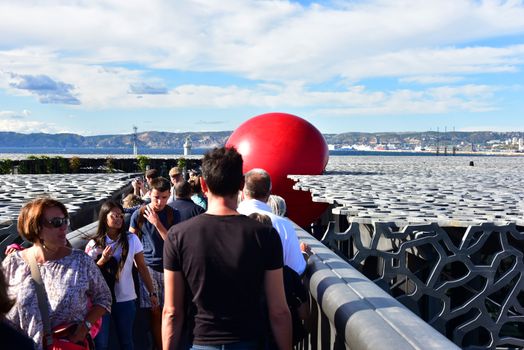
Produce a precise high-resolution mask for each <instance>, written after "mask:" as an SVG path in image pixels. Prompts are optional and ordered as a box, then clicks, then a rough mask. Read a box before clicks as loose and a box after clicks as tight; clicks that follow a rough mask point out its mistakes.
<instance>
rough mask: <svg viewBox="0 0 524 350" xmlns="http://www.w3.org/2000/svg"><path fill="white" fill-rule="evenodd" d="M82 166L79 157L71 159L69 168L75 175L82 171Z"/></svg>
mask: <svg viewBox="0 0 524 350" xmlns="http://www.w3.org/2000/svg"><path fill="white" fill-rule="evenodd" d="M80 165H81V161H80V158H78V157H77V156H74V157H71V159H69V168H70V169H71V171H72V172H73V173H77V172H78V170H80Z"/></svg>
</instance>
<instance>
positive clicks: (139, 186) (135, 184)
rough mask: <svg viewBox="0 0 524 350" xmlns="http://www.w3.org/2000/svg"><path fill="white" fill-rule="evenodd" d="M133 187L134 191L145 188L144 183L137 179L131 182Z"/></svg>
mask: <svg viewBox="0 0 524 350" xmlns="http://www.w3.org/2000/svg"><path fill="white" fill-rule="evenodd" d="M131 186H133V189H135V190H136V189H142V188H144V183H143V182H142V180H140V179H135V180H133V181H131Z"/></svg>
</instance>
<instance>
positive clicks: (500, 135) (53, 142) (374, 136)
mask: <svg viewBox="0 0 524 350" xmlns="http://www.w3.org/2000/svg"><path fill="white" fill-rule="evenodd" d="M231 133H232V131H216V132H182V133H172V132H160V131H147V132H141V133H138V134H137V136H138V147H139V148H141V149H142V148H158V149H181V148H183V145H184V142H185V140H186V138H187V137H190V138H191V142H192V147H193V148H212V147H216V146H222V145H224V144H225V143H226V141H227V139H228V138H229V136H230V135H231ZM324 138H325V139H326V141H327V143H328V144H332V145H338V146H341V145H352V144H378V143H382V144H388V143H392V144H414V143H422V144H424V145H426V146H429V145H435V144H437V143H439V144H445V143H448V144H460V143H461V142H463V143H466V144H476V145H484V144H486V143H487V142H488V141H493V140H507V139H511V138H524V132H492V131H479V132H446V133H444V132H435V131H427V132H378V133H365V132H346V133H341V134H324ZM0 147H49V148H82V147H102V148H131V147H133V135H132V134H127V135H97V136H81V135H76V134H44V133H34V134H21V133H15V132H0Z"/></svg>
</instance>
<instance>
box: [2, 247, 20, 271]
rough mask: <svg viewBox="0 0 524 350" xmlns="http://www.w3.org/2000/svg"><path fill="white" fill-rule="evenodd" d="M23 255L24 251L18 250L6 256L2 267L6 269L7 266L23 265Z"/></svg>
mask: <svg viewBox="0 0 524 350" xmlns="http://www.w3.org/2000/svg"><path fill="white" fill-rule="evenodd" d="M21 253H22V250H18V251H16V252H13V253H11V254H8V255H6V257H5V258H4V260H3V261H2V266H3V267H4V268H6V267H7V266H17V265H19V264H20V263H22V262H23V261H24V259H23V258H22V255H21Z"/></svg>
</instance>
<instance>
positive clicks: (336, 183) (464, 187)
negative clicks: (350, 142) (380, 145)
mask: <svg viewBox="0 0 524 350" xmlns="http://www.w3.org/2000/svg"><path fill="white" fill-rule="evenodd" d="M471 160H473V161H474V166H470V164H469V162H470V161H471ZM523 166H524V158H499V157H496V158H495V157H475V158H467V157H454V158H451V157H416V158H412V157H332V158H331V159H330V163H329V165H328V168H327V172H326V174H325V175H320V176H292V178H294V179H295V180H298V181H299V182H298V183H297V184H296V186H295V188H297V189H301V190H307V191H310V192H311V193H312V195H313V198H314V200H315V201H319V202H326V203H331V204H333V205H334V209H333V214H334V215H335V217H336V216H337V215H338V216H339V218H343V219H346V220H347V224H348V227H347V229H345V230H344V229H339V227H335V225H332V226H331V227H330V229H329V230H328V231H327V232H326V235H325V236H324V238H323V240H322V241H323V243H325V244H326V245H328V246H329V247H330V248H331V249H333V250H334V251H335V252H337V253H338V254H339V255H341V256H343V257H345V259H346V260H348V261H349V262H350V263H351V264H352V265H353V266H355V267H357V268H358V269H359V270H361V271H362V272H363V273H364V274H365V275H366V276H367V277H368V278H370V279H371V280H373V281H374V282H375V283H376V284H378V285H379V286H380V287H382V288H383V289H384V290H386V291H388V292H389V293H390V294H391V295H393V296H394V297H395V298H396V299H398V300H399V301H400V302H402V303H403V304H404V305H406V306H407V307H409V308H410V309H411V310H412V311H414V312H415V313H417V314H418V315H419V316H420V317H422V318H423V319H424V320H426V321H427V322H428V323H429V324H431V325H432V326H433V327H434V328H436V329H437V330H439V331H440V332H442V333H443V334H445V335H446V336H447V337H448V338H449V339H451V340H452V341H453V342H455V343H456V344H457V345H459V346H460V347H462V348H465V349H487V348H491V349H494V348H497V347H502V348H515V347H517V348H522V347H524V280H523V276H522V271H523V268H524V262H523V256H524V228H523V227H522V226H523V225H524V210H523V203H524V180H523V178H522V175H521V174H522V171H523V169H524V167H523ZM338 222H339V225H340V222H344V220H338ZM340 231H342V232H340Z"/></svg>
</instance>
